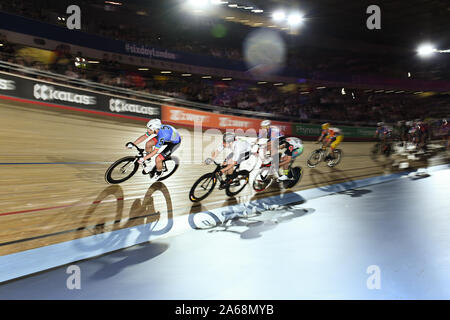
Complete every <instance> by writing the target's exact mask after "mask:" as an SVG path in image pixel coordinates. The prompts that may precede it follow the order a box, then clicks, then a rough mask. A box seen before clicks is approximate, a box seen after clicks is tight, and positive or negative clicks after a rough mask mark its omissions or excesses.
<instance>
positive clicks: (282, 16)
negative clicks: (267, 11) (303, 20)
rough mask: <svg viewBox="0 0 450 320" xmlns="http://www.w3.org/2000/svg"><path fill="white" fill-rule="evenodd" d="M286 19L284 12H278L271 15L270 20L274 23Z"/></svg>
mask: <svg viewBox="0 0 450 320" xmlns="http://www.w3.org/2000/svg"><path fill="white" fill-rule="evenodd" d="M285 18H286V14H285V13H284V11H281V10H278V11H275V12H274V13H273V14H272V19H273V20H274V21H283V20H284V19H285Z"/></svg>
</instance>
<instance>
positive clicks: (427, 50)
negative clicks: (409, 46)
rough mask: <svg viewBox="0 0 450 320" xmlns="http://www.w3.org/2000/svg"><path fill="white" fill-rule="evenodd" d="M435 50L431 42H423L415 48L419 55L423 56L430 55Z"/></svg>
mask: <svg viewBox="0 0 450 320" xmlns="http://www.w3.org/2000/svg"><path fill="white" fill-rule="evenodd" d="M436 51H437V50H436V49H435V48H434V47H433V46H432V45H431V44H423V45H421V46H420V47H419V48H418V49H417V52H418V53H419V55H421V56H424V57H425V56H430V55H431V54H433V53H434V52H436Z"/></svg>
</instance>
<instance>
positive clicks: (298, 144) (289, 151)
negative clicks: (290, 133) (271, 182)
mask: <svg viewBox="0 0 450 320" xmlns="http://www.w3.org/2000/svg"><path fill="white" fill-rule="evenodd" d="M282 147H283V148H285V149H286V150H285V152H284V154H283V155H282V156H281V159H280V167H281V168H282V170H281V171H282V175H280V178H279V179H278V180H281V181H283V180H288V179H289V178H288V174H289V166H290V165H291V163H292V162H293V161H294V160H295V158H297V157H298V156H299V155H301V154H302V153H303V142H302V140H300V139H299V138H296V137H289V138H286V140H285V141H284V143H283V145H282Z"/></svg>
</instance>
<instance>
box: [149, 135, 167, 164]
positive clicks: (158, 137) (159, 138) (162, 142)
mask: <svg viewBox="0 0 450 320" xmlns="http://www.w3.org/2000/svg"><path fill="white" fill-rule="evenodd" d="M156 139H157V140H158V142H157V143H156V145H155V148H154V149H153V151H152V152H150V153H149V154H148V155H146V156H145V157H144V161H145V160H148V159H151V158H152V157H153V156H154V155H155V154H157V153H158V151H159V148H161V147H162V146H163V145H164V142H165V139H164V138H163V137H161V136H159V135H158V136H157V137H156Z"/></svg>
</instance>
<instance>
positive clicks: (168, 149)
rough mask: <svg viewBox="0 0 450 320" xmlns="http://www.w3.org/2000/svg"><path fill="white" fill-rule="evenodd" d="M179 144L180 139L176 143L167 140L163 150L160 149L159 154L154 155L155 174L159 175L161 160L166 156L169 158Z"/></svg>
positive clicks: (161, 167) (161, 165) (161, 166)
mask: <svg viewBox="0 0 450 320" xmlns="http://www.w3.org/2000/svg"><path fill="white" fill-rule="evenodd" d="M180 144H181V141H180V142H178V143H171V142H168V143H166V148H165V149H164V150H163V151H161V153H160V154H159V155H157V156H156V159H155V162H156V175H157V176H160V175H161V173H162V169H163V161H164V160H166V159H167V158H169V157H170V156H171V155H172V154H173V153H174V152H175V150H177V149H178V147H179V146H180Z"/></svg>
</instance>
